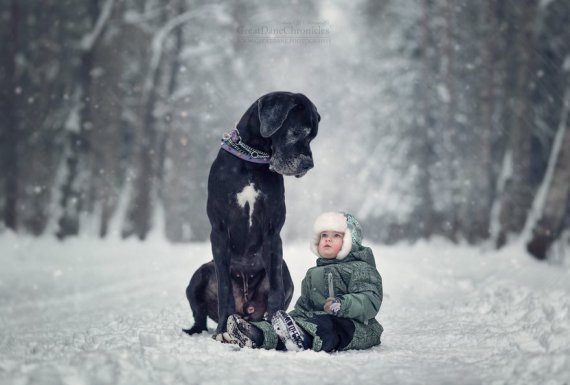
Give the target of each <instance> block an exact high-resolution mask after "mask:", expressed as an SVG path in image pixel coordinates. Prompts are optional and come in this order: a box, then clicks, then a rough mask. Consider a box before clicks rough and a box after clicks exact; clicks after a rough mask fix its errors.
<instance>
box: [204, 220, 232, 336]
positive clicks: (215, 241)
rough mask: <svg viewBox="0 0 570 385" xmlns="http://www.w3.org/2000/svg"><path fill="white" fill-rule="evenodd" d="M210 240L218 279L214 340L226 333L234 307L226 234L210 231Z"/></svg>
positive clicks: (222, 231)
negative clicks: (216, 319) (216, 321)
mask: <svg viewBox="0 0 570 385" xmlns="http://www.w3.org/2000/svg"><path fill="white" fill-rule="evenodd" d="M210 240H211V242H212V254H213V255H214V264H215V265H216V275H217V277H218V327H217V328H216V333H215V335H214V338H217V337H218V335H221V334H222V333H224V332H225V331H226V324H227V320H228V317H229V316H230V315H231V314H233V313H234V312H235V307H236V305H235V300H234V296H233V292H232V282H231V276H230V259H231V254H230V250H229V247H228V245H229V240H228V235H227V232H226V231H224V230H223V229H212V233H211V234H210Z"/></svg>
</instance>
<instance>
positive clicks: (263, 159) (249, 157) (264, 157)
mask: <svg viewBox="0 0 570 385" xmlns="http://www.w3.org/2000/svg"><path fill="white" fill-rule="evenodd" d="M221 147H222V148H223V149H224V150H226V151H227V152H229V153H230V154H232V155H235V156H237V157H238V158H240V159H243V160H246V161H248V162H252V163H260V164H269V160H270V158H271V155H269V154H267V153H265V152H263V151H259V150H256V149H255V148H252V147H250V146H248V145H247V144H245V143H244V142H242V140H241V136H240V135H239V131H238V130H237V128H234V129H233V131H231V132H230V133H225V134H224V135H223V136H222V143H221Z"/></svg>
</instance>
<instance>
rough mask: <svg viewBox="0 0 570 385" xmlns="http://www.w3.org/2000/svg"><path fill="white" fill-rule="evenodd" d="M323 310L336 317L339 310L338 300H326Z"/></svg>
mask: <svg viewBox="0 0 570 385" xmlns="http://www.w3.org/2000/svg"><path fill="white" fill-rule="evenodd" d="M323 310H324V311H325V312H326V313H327V314H332V315H337V314H338V312H339V310H340V300H339V299H338V298H330V297H329V298H327V300H326V302H325V306H324V307H323Z"/></svg>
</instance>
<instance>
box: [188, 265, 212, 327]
mask: <svg viewBox="0 0 570 385" xmlns="http://www.w3.org/2000/svg"><path fill="white" fill-rule="evenodd" d="M210 265H212V264H211V263H209V264H208V263H206V264H204V265H202V266H201V267H200V268H199V269H198V270H196V272H195V273H194V275H192V278H191V279H190V283H189V284H188V287H187V288H186V298H187V299H188V302H189V303H190V308H191V309H192V315H193V317H194V325H193V326H192V327H191V328H190V329H182V330H183V331H184V332H185V333H188V334H190V335H192V334H197V333H201V332H203V331H204V330H207V329H208V327H207V325H206V323H207V317H208V304H207V298H206V293H205V291H206V286H207V285H208V282H209V279H210V276H211V274H212V271H211V270H212V267H213V266H210ZM213 274H215V272H213Z"/></svg>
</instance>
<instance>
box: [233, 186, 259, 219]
mask: <svg viewBox="0 0 570 385" xmlns="http://www.w3.org/2000/svg"><path fill="white" fill-rule="evenodd" d="M258 195H259V191H257V190H256V189H255V186H254V184H253V183H250V184H248V185H247V186H245V187H244V188H243V190H241V192H240V193H237V194H236V200H237V203H238V205H240V207H241V208H242V209H243V208H244V207H245V204H246V203H249V213H248V214H249V227H251V223H252V222H251V221H252V217H253V209H254V206H255V201H256V200H257V197H258Z"/></svg>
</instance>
